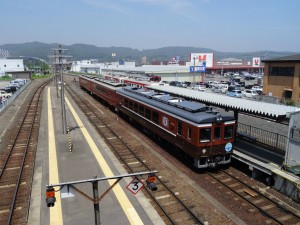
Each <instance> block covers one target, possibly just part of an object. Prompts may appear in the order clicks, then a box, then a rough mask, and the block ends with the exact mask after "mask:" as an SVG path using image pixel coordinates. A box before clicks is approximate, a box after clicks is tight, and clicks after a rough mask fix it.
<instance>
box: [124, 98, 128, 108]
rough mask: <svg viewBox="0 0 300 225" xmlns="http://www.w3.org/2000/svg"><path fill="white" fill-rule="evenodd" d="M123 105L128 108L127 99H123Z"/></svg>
mask: <svg viewBox="0 0 300 225" xmlns="http://www.w3.org/2000/svg"><path fill="white" fill-rule="evenodd" d="M124 105H125V107H126V108H128V99H126V98H125V99H124Z"/></svg>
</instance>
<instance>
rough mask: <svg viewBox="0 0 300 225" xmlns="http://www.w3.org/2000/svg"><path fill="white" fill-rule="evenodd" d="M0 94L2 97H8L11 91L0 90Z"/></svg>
mask: <svg viewBox="0 0 300 225" xmlns="http://www.w3.org/2000/svg"><path fill="white" fill-rule="evenodd" d="M0 96H1V97H4V98H10V97H11V93H7V92H6V91H2V90H0Z"/></svg>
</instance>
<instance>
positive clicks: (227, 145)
mask: <svg viewBox="0 0 300 225" xmlns="http://www.w3.org/2000/svg"><path fill="white" fill-rule="evenodd" d="M231 150H232V144H231V143H230V142H228V143H227V144H226V145H225V151H226V152H230V151H231Z"/></svg>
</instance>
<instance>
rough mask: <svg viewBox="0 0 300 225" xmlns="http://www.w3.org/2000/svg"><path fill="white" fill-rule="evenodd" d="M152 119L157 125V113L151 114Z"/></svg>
mask: <svg viewBox="0 0 300 225" xmlns="http://www.w3.org/2000/svg"><path fill="white" fill-rule="evenodd" d="M152 119H153V122H154V123H156V124H159V115H158V113H157V112H155V111H153V112H152Z"/></svg>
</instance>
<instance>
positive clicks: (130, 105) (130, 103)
mask: <svg viewBox="0 0 300 225" xmlns="http://www.w3.org/2000/svg"><path fill="white" fill-rule="evenodd" d="M132 108H133V102H132V101H129V109H132Z"/></svg>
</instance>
